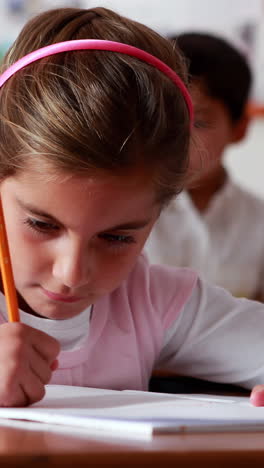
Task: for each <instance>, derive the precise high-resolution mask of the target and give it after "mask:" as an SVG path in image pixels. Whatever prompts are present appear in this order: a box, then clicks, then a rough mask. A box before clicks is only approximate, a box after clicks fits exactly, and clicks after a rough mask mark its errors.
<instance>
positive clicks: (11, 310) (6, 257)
mask: <svg viewBox="0 0 264 468" xmlns="http://www.w3.org/2000/svg"><path fill="white" fill-rule="evenodd" d="M0 267H1V273H2V281H3V287H4V293H5V298H6V304H7V312H8V320H9V322H19V312H18V302H17V294H16V287H15V282H14V275H13V271H12V265H11V259H10V253H9V247H8V240H7V234H6V227H5V220H4V214H3V208H2V202H1V199H0Z"/></svg>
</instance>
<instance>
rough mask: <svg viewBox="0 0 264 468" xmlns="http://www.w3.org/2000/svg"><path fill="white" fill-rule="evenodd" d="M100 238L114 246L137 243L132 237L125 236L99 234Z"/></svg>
mask: <svg viewBox="0 0 264 468" xmlns="http://www.w3.org/2000/svg"><path fill="white" fill-rule="evenodd" d="M98 237H99V238H100V239H104V240H105V241H106V242H108V243H109V244H113V245H118V244H133V243H134V242H135V239H134V238H133V237H132V236H127V235H123V234H99V236H98Z"/></svg>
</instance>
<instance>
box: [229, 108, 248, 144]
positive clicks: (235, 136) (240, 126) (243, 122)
mask: <svg viewBox="0 0 264 468" xmlns="http://www.w3.org/2000/svg"><path fill="white" fill-rule="evenodd" d="M249 122H250V117H249V115H248V113H247V112H245V113H244V114H243V115H242V117H241V118H240V119H239V120H238V121H237V122H236V123H235V124H234V126H233V130H232V137H231V143H238V142H239V141H241V140H243V138H245V136H246V134H247V129H248V126H249Z"/></svg>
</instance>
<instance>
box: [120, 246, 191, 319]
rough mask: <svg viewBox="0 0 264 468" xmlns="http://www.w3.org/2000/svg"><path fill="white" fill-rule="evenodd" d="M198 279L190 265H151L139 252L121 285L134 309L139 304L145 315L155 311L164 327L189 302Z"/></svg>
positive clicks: (136, 308)
mask: <svg viewBox="0 0 264 468" xmlns="http://www.w3.org/2000/svg"><path fill="white" fill-rule="evenodd" d="M197 279H198V277H197V273H196V272H194V271H193V270H191V269H189V268H177V267H170V266H166V265H155V264H151V265H150V264H149V262H148V260H147V258H146V256H145V255H143V254H142V255H140V257H139V258H138V261H137V263H136V265H135V266H134V268H133V270H132V271H131V273H130V275H129V276H128V278H127V280H126V281H125V283H124V285H123V287H124V288H125V290H126V294H127V296H128V298H129V302H130V304H131V303H132V304H134V307H133V310H138V308H139V307H140V308H141V307H142V308H143V309H144V312H145V314H146V313H147V312H149V313H151V314H152V313H153V312H154V313H155V314H156V315H158V316H159V317H160V318H161V320H162V322H163V323H164V322H165V323H164V325H165V327H167V326H169V325H170V323H171V321H173V320H174V319H175V317H176V315H178V314H179V313H180V311H181V310H182V308H183V307H184V305H185V304H186V302H187V301H188V299H189V297H190V296H191V294H192V292H193V290H194V288H195V286H196V283H197Z"/></svg>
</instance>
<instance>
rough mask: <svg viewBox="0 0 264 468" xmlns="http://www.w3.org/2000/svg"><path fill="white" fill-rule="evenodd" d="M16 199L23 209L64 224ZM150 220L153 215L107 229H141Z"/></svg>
mask: <svg viewBox="0 0 264 468" xmlns="http://www.w3.org/2000/svg"><path fill="white" fill-rule="evenodd" d="M16 200H17V203H18V204H19V205H20V206H21V207H22V208H23V209H26V210H27V211H29V212H30V213H31V214H32V215H35V216H40V217H41V218H47V219H49V220H51V221H53V222H56V223H58V224H63V223H61V222H60V221H59V220H58V219H56V218H54V216H52V215H50V214H49V213H46V212H45V211H42V210H38V209H37V208H35V207H34V206H32V205H30V204H28V203H24V202H22V201H21V200H19V199H18V198H17V199H16ZM150 221H151V217H150V218H146V219H141V220H135V221H131V222H128V223H122V224H117V225H115V226H112V227H110V228H108V229H106V230H107V231H126V230H139V229H143V228H144V227H146V226H147V225H148V224H149V223H150Z"/></svg>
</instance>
